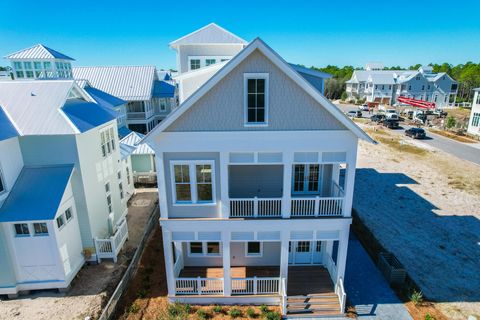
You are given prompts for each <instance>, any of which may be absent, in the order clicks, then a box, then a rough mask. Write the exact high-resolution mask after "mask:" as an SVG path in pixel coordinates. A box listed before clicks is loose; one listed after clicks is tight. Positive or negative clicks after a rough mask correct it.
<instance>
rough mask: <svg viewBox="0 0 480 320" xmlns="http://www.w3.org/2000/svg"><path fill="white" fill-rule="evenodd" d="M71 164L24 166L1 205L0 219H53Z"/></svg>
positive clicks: (70, 170) (69, 174)
mask: <svg viewBox="0 0 480 320" xmlns="http://www.w3.org/2000/svg"><path fill="white" fill-rule="evenodd" d="M72 171H73V165H72V164H68V165H56V166H41V167H24V168H23V169H22V171H21V172H20V175H19V176H18V178H17V181H16V182H15V184H14V185H13V188H12V190H11V191H10V193H9V194H8V197H7V199H5V202H4V203H3V205H2V206H1V207H0V222H14V221H39V220H44V221H45V220H53V219H54V218H55V215H56V213H57V211H58V207H59V206H60V203H61V201H62V198H63V194H64V193H65V188H66V187H67V185H68V181H69V180H70V177H71V175H72Z"/></svg>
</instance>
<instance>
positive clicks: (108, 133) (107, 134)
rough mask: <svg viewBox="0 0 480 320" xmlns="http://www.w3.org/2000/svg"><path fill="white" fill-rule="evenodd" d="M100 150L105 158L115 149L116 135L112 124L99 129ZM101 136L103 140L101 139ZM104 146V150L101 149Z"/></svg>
mask: <svg viewBox="0 0 480 320" xmlns="http://www.w3.org/2000/svg"><path fill="white" fill-rule="evenodd" d="M99 134H100V152H101V155H102V157H103V158H107V157H109V156H110V155H112V154H113V153H114V152H115V150H116V148H117V147H116V145H115V144H116V135H115V130H113V126H108V127H105V128H102V129H100V131H99ZM102 136H103V137H104V140H103V141H102ZM104 148H105V151H103V150H104Z"/></svg>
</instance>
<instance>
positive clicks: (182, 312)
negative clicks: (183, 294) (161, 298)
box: [168, 301, 191, 319]
mask: <svg viewBox="0 0 480 320" xmlns="http://www.w3.org/2000/svg"><path fill="white" fill-rule="evenodd" d="M190 310H191V307H190V305H189V304H182V303H180V302H178V301H177V302H175V303H172V304H170V305H169V306H168V315H169V316H171V317H173V318H174V319H185V318H186V317H187V316H188V314H189V313H190Z"/></svg>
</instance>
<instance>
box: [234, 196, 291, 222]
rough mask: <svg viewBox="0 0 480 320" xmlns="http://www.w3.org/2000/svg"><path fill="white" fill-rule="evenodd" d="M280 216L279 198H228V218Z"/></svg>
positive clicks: (280, 203) (280, 204)
mask: <svg viewBox="0 0 480 320" xmlns="http://www.w3.org/2000/svg"><path fill="white" fill-rule="evenodd" d="M281 216H282V199H280V198H260V199H259V198H257V197H255V198H242V199H240V198H239V199H230V218H274V217H281Z"/></svg>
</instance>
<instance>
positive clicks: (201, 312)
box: [197, 309, 208, 320]
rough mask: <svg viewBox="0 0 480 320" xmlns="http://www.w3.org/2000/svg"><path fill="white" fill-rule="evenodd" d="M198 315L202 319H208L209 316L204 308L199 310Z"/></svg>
mask: <svg viewBox="0 0 480 320" xmlns="http://www.w3.org/2000/svg"><path fill="white" fill-rule="evenodd" d="M197 317H198V319H200V320H206V319H207V318H208V313H207V311H205V310H204V309H198V310H197Z"/></svg>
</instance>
